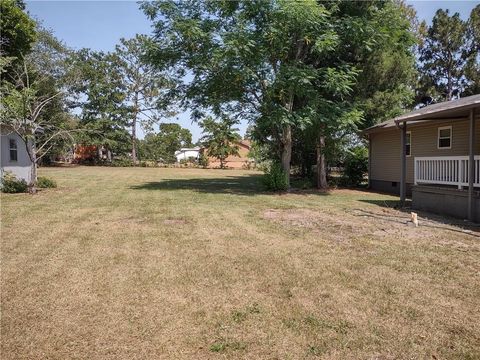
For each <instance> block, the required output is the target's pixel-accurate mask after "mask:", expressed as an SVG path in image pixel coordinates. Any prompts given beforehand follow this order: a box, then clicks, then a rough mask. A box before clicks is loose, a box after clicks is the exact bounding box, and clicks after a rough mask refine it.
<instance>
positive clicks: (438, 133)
mask: <svg viewBox="0 0 480 360" xmlns="http://www.w3.org/2000/svg"><path fill="white" fill-rule="evenodd" d="M441 130H450V136H449V137H448V138H447V137H442V138H441V137H440V131H441ZM440 139H450V146H440ZM452 142H453V130H452V125H450V126H441V127H439V128H438V132H437V149H438V150H448V149H451V148H452Z"/></svg>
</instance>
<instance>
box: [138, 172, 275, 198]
mask: <svg viewBox="0 0 480 360" xmlns="http://www.w3.org/2000/svg"><path fill="white" fill-rule="evenodd" d="M130 188H131V189H133V190H164V191H174V190H192V191H196V192H200V193H213V194H232V195H245V196H254V195H259V194H265V193H266V192H264V190H263V186H262V182H261V175H249V176H224V177H221V178H196V179H162V180H161V181H152V182H146V183H143V184H140V185H134V186H131V187H130Z"/></svg>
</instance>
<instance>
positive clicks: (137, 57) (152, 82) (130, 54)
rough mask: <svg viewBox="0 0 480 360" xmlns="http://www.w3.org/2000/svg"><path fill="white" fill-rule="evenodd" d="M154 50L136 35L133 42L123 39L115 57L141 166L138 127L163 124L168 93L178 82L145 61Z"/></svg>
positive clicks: (133, 154)
mask: <svg viewBox="0 0 480 360" xmlns="http://www.w3.org/2000/svg"><path fill="white" fill-rule="evenodd" d="M151 46H153V43H152V41H151V39H150V38H149V37H148V36H146V35H136V36H135V37H134V38H132V39H128V40H127V39H120V44H119V45H117V46H116V48H115V52H114V53H113V54H112V56H113V58H112V60H113V62H114V64H112V66H116V67H118V69H119V71H120V73H121V76H122V80H123V86H124V92H125V96H124V104H123V106H124V107H125V108H127V109H128V111H129V113H130V117H131V121H130V126H131V137H132V147H131V149H132V150H131V155H132V161H133V162H134V163H136V162H137V149H136V141H137V134H136V131H137V125H141V126H142V127H143V128H151V126H152V125H153V124H154V123H157V122H159V120H160V115H161V110H165V113H166V114H165V115H169V116H170V115H172V113H171V112H167V111H166V110H167V108H169V106H168V105H170V103H169V102H167V101H166V98H167V94H168V89H170V88H171V87H174V86H175V81H174V80H173V78H172V77H169V76H168V74H167V73H166V72H163V71H160V70H159V68H158V67H155V66H152V65H151V64H150V63H148V62H146V61H145V56H146V53H147V52H148V49H149V48H150V47H151Z"/></svg>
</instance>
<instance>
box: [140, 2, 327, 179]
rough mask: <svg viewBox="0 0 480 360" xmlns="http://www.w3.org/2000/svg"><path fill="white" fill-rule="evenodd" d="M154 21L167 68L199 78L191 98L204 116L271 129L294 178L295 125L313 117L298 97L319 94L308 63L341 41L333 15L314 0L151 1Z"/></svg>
mask: <svg viewBox="0 0 480 360" xmlns="http://www.w3.org/2000/svg"><path fill="white" fill-rule="evenodd" d="M143 8H144V10H145V12H146V14H147V15H149V16H150V17H151V18H152V20H154V21H155V28H156V32H157V35H158V36H157V38H158V39H159V40H158V43H157V48H158V50H157V52H156V53H155V54H154V55H153V58H154V60H155V61H157V62H158V63H160V64H162V65H163V66H171V67H174V68H176V69H178V72H179V73H180V74H185V73H186V72H191V73H192V81H190V82H189V83H188V84H185V89H186V90H185V93H184V94H185V97H186V99H188V104H189V105H190V106H191V107H193V108H194V112H193V113H194V115H197V116H198V117H201V116H203V115H204V111H205V110H206V109H208V110H209V111H211V112H213V114H215V115H216V116H218V117H220V118H222V117H223V116H224V115H225V114H228V115H230V117H233V116H235V115H236V116H242V117H243V118H245V119H251V120H254V121H256V122H259V123H262V127H263V128H264V129H267V128H269V129H271V131H270V135H269V136H268V137H270V138H272V139H273V141H275V143H276V147H277V149H278V152H279V157H280V160H281V164H282V167H283V170H284V171H285V172H286V173H287V174H289V173H290V162H291V155H292V154H291V150H292V126H304V125H305V124H307V123H308V122H309V121H311V118H310V117H309V116H308V111H306V109H305V108H304V107H302V106H300V107H297V106H294V100H295V97H296V96H298V97H304V96H307V95H308V96H309V97H313V96H314V93H315V85H314V83H313V80H314V79H315V78H316V77H317V76H318V73H317V71H316V69H315V67H314V66H313V65H312V64H308V63H306V60H307V59H308V57H309V55H310V54H311V53H316V54H317V55H318V56H322V55H323V54H324V53H325V52H327V51H329V49H330V48H331V47H332V43H334V42H335V34H334V31H333V30H332V29H331V26H330V24H329V11H328V10H327V9H326V8H325V6H324V5H323V4H319V3H317V2H316V1H313V0H309V1H303V2H293V1H282V0H280V1H244V2H210V1H201V2H195V3H192V2H174V1H167V2H165V1H157V2H153V3H144V4H143Z"/></svg>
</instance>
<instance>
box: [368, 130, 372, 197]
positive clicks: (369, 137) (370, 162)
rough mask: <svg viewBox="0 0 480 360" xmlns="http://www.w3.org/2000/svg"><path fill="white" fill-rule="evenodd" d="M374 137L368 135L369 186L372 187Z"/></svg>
mask: <svg viewBox="0 0 480 360" xmlns="http://www.w3.org/2000/svg"><path fill="white" fill-rule="evenodd" d="M371 178H372V137H371V135H368V188H369V189H371V188H372V181H371Z"/></svg>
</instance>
